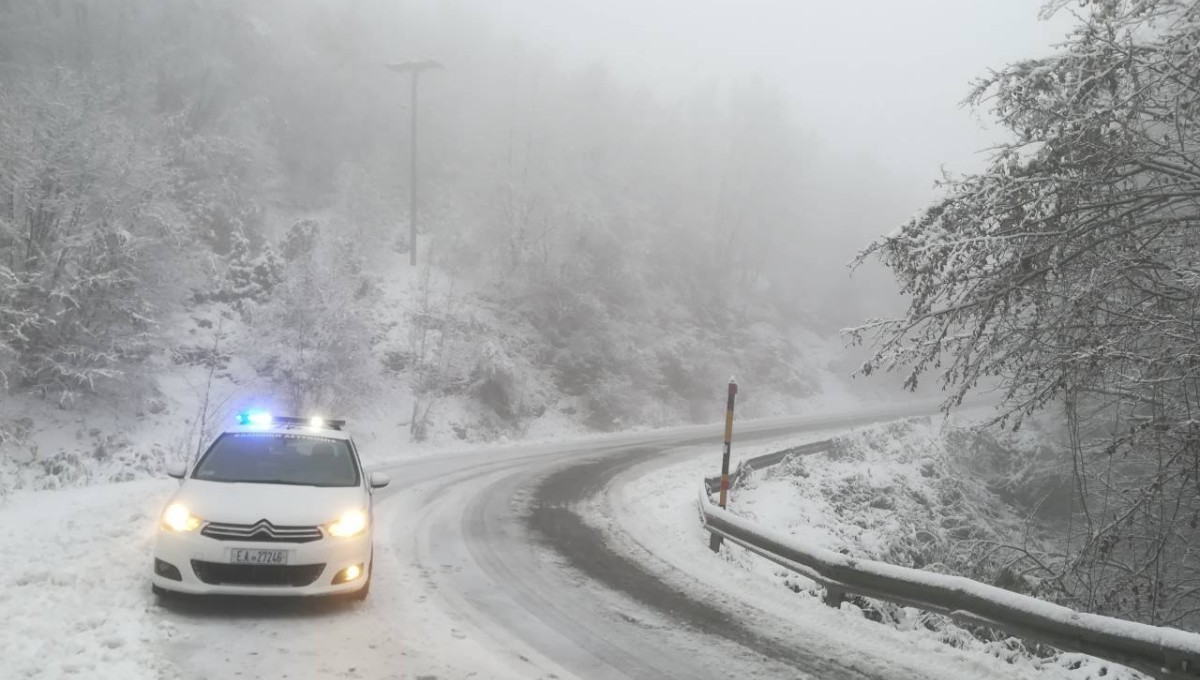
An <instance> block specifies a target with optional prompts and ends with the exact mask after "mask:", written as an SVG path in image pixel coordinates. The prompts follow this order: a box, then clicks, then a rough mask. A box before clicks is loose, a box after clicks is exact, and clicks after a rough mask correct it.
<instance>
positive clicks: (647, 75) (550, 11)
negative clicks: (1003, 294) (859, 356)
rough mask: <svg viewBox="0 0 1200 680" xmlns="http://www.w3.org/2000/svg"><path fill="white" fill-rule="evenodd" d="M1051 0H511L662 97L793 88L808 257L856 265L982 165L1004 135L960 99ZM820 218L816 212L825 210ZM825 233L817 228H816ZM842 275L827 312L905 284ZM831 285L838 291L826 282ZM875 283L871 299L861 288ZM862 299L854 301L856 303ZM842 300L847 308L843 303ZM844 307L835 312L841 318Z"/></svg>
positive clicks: (873, 304)
mask: <svg viewBox="0 0 1200 680" xmlns="http://www.w3.org/2000/svg"><path fill="white" fill-rule="evenodd" d="M1045 5H1046V2H1045V0H1011V1H1008V0H1005V1H1001V0H969V1H968V0H914V1H911V2H892V1H890V0H867V1H864V2H787V1H784V0H751V1H749V2H736V3H734V2H721V1H716V0H701V1H689V0H656V1H655V2H650V3H647V2H638V1H637V0H613V1H611V2H603V3H595V2H585V1H574V2H560V1H557V0H499V1H497V2H480V3H476V4H475V5H467V4H464V6H472V7H478V8H486V10H487V11H488V13H489V14H490V15H491V16H494V17H497V18H498V19H499V24H500V25H502V26H504V29H505V30H509V31H512V32H513V33H514V34H516V35H520V36H524V37H526V38H527V39H528V40H530V41H532V42H536V43H541V44H545V45H549V46H553V49H554V50H555V52H556V53H557V54H560V55H563V57H564V58H566V59H570V60H573V61H575V62H576V63H578V64H581V65H582V64H587V63H593V62H599V63H604V64H606V65H609V66H610V67H611V68H612V69H613V71H614V73H618V74H620V77H621V78H622V79H628V80H629V81H631V82H636V83H645V84H649V85H650V86H651V87H652V88H653V89H654V90H655V92H656V93H659V94H660V95H661V96H664V97H668V98H670V97H677V96H681V95H682V94H684V93H686V92H687V91H688V89H689V88H695V87H699V86H703V85H704V84H712V83H729V82H736V81H738V80H744V79H748V78H758V79H761V80H762V81H764V82H766V83H769V84H770V86H772V87H775V88H778V90H779V91H780V92H781V93H782V94H783V95H784V96H785V97H786V99H787V103H788V106H789V107H791V109H792V112H793V114H794V115H795V118H796V121H797V124H798V125H799V126H800V127H801V128H802V129H803V130H804V133H805V148H804V151H803V154H802V155H803V159H804V163H805V166H806V168H805V169H806V175H805V180H804V184H805V186H800V187H797V191H801V192H803V193H804V196H805V198H806V203H805V215H804V218H805V222H807V223H809V224H810V227H809V228H810V229H812V230H813V231H815V232H817V233H820V234H821V238H819V239H806V243H805V247H804V248H803V249H802V254H804V255H807V256H809V257H807V258H806V261H805V262H804V266H805V267H808V268H810V269H811V268H812V267H818V268H819V270H820V271H821V273H822V275H824V276H829V277H832V278H839V279H840V278H842V277H841V274H842V273H843V272H842V271H841V270H840V266H841V265H843V264H845V263H846V262H847V261H848V260H849V259H850V258H851V257H852V256H853V254H854V252H855V251H856V250H857V249H858V248H860V247H861V246H862V244H863V243H864V242H865V241H867V240H869V239H871V238H873V237H875V236H877V235H880V234H882V233H886V232H888V231H890V230H891V229H893V228H894V227H896V226H898V225H899V223H900V222H902V221H904V220H906V219H907V218H908V217H910V216H911V215H912V214H913V213H915V212H916V211H917V210H919V209H920V208H922V207H924V206H925V205H926V204H927V203H928V202H929V201H930V199H931V198H933V197H934V196H936V194H937V189H936V188H935V187H934V182H935V180H937V179H939V178H940V177H941V173H942V172H943V171H946V172H951V173H965V172H973V171H977V170H980V169H981V168H982V166H983V165H984V162H985V161H986V159H987V157H988V153H987V151H988V149H989V147H991V146H992V145H993V144H994V143H995V142H997V141H999V140H1001V139H1003V133H1002V132H1001V131H998V130H996V128H995V124H994V121H993V120H992V119H991V116H990V115H989V112H987V111H979V112H975V111H972V110H971V109H969V108H967V107H964V106H962V102H963V100H964V98H965V97H966V95H967V93H968V91H969V89H970V85H971V83H972V82H973V81H974V80H975V79H977V78H980V77H982V76H984V75H986V74H987V73H988V72H989V70H990V69H998V68H1000V67H1002V66H1004V65H1005V64H1007V63H1009V62H1012V61H1015V60H1020V59H1027V58H1033V57H1037V56H1042V55H1044V54H1047V53H1048V52H1049V51H1050V49H1051V48H1052V46H1053V45H1055V44H1057V43H1058V42H1060V41H1061V40H1062V39H1063V38H1064V37H1065V35H1066V33H1067V32H1068V30H1069V29H1070V27H1071V23H1072V18H1071V16H1070V14H1069V13H1067V12H1060V13H1055V14H1053V15H1051V16H1049V17H1046V18H1040V15H1041V13H1042V10H1043V8H1044V6H1045ZM813 223H815V224H813ZM809 233H812V232H809ZM855 279H856V280H854V281H849V280H846V281H839V282H838V283H837V285H836V286H834V287H835V288H836V289H837V290H838V291H839V292H838V295H837V298H838V299H837V300H836V302H835V303H834V304H831V305H830V306H829V307H828V308H827V311H829V312H830V313H831V314H832V319H836V320H837V321H838V322H840V323H845V324H851V323H854V322H855V321H856V319H857V318H858V317H857V316H856V315H860V314H862V313H880V312H881V311H884V310H883V309H882V308H880V307H879V306H877V305H878V302H879V301H880V298H887V299H890V298H891V297H892V290H893V289H894V283H893V282H892V281H891V279H890V277H889V276H888V275H887V274H885V273H883V272H882V271H881V270H880V269H877V268H875V267H873V266H870V265H868V266H866V267H865V268H864V269H862V270H860V271H859V272H858V273H857V274H856V275H855ZM826 292H827V290H826V291H824V292H823V293H822V294H823V295H824V294H825V293H826ZM862 296H866V297H868V298H870V301H863V300H860V299H858V298H859V297H862ZM846 303H849V304H846ZM835 308H836V309H839V310H841V312H842V313H836V312H834V311H833V310H834V309H835ZM832 319H831V320H832Z"/></svg>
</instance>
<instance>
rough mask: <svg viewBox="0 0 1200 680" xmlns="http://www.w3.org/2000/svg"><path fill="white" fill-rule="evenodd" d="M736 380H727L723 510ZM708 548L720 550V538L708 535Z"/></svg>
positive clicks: (722, 491)
mask: <svg viewBox="0 0 1200 680" xmlns="http://www.w3.org/2000/svg"><path fill="white" fill-rule="evenodd" d="M737 390H738V387H737V380H734V379H733V378H730V379H729V397H728V400H727V401H726V402H725V451H724V453H722V454H721V496H720V499H719V501H718V504H719V505H720V506H721V507H722V508H724V507H725V501H726V500H727V498H728V496H729V452H730V449H731V448H732V447H731V445H732V442H733V401H734V398H735V397H736V396H737ZM708 548H709V550H712V551H713V552H717V551H718V550H720V549H721V537H720V536H718V535H717V534H710V535H709V538H708Z"/></svg>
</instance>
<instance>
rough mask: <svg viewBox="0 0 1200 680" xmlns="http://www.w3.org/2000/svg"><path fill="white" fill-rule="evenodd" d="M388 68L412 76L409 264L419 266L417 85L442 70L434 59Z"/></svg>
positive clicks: (399, 63) (391, 65)
mask: <svg viewBox="0 0 1200 680" xmlns="http://www.w3.org/2000/svg"><path fill="white" fill-rule="evenodd" d="M387 67H388V68H389V69H391V70H392V71H394V72H396V73H411V74H412V97H411V99H412V111H411V115H410V118H411V123H412V133H411V134H412V146H410V147H409V159H408V162H409V199H408V201H409V205H408V263H409V264H410V265H412V266H414V267H415V266H417V84H418V83H419V82H420V80H421V73H422V72H423V71H428V70H430V69H440V68H442V65H441V63H439V62H437V61H434V60H433V59H422V60H420V61H404V62H398V63H395V64H388V65H387Z"/></svg>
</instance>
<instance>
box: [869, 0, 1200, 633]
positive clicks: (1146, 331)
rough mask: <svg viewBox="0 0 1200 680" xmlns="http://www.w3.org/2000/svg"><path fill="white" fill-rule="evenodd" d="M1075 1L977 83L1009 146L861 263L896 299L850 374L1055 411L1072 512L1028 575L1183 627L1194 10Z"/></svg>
mask: <svg viewBox="0 0 1200 680" xmlns="http://www.w3.org/2000/svg"><path fill="white" fill-rule="evenodd" d="M1066 4H1067V3H1065V2H1056V3H1054V4H1052V5H1051V6H1050V7H1048V8H1047V11H1056V10H1058V9H1060V8H1061V7H1062V6H1065V5H1066ZM1071 4H1074V3H1071ZM1080 4H1081V5H1082V6H1083V8H1084V9H1083V12H1082V13H1081V15H1080V16H1081V19H1080V23H1079V25H1078V26H1077V28H1076V29H1075V30H1074V32H1073V33H1072V34H1071V35H1070V37H1069V39H1068V40H1067V41H1066V42H1065V43H1064V44H1063V45H1062V46H1060V48H1059V49H1058V50H1057V52H1056V53H1054V54H1052V55H1051V56H1048V57H1046V58H1042V59H1034V60H1028V61H1021V62H1018V63H1015V64H1012V65H1010V66H1008V67H1006V68H1003V69H1002V70H1000V71H998V72H995V73H993V74H991V75H989V76H988V77H986V78H984V79H983V80H982V81H981V82H979V83H978V85H977V87H976V88H975V89H974V91H973V92H972V94H971V97H970V101H971V102H972V103H973V104H975V105H977V106H979V105H987V106H990V107H991V108H992V110H993V111H994V113H995V115H996V116H997V117H998V118H999V120H1000V121H1001V122H1002V123H1003V124H1004V125H1005V126H1006V127H1007V128H1008V129H1010V130H1011V131H1012V133H1013V138H1012V140H1011V141H1009V142H1008V143H1005V144H1002V145H1000V146H999V147H998V148H997V149H996V152H995V155H994V157H993V158H992V161H991V163H990V165H989V166H988V168H987V169H986V170H985V171H983V172H981V173H979V174H975V175H970V176H966V177H962V178H956V179H948V180H947V181H946V182H945V189H946V194H945V197H944V198H942V199H941V200H939V201H937V202H936V203H934V204H933V205H931V206H930V207H929V208H927V209H926V210H924V211H923V212H922V213H921V214H920V215H918V216H917V217H916V218H914V219H913V220H911V221H910V222H908V223H906V224H904V225H903V226H902V227H900V228H899V229H897V230H896V231H894V232H893V233H891V234H889V235H888V236H886V237H884V238H881V239H880V240H878V241H876V242H875V243H873V244H872V245H871V246H870V247H869V248H868V249H867V250H866V251H865V252H864V253H863V254H862V256H861V257H862V258H863V259H865V258H872V257H877V258H879V259H880V260H882V261H883V263H884V264H886V265H887V266H888V267H890V268H891V269H892V270H893V272H895V274H896V276H897V277H898V279H899V281H900V283H901V285H902V289H903V292H904V293H905V294H906V295H907V296H908V297H909V300H910V302H909V308H908V311H907V314H906V315H905V316H903V317H902V318H894V319H875V320H871V321H870V322H868V323H866V324H865V325H863V326H862V327H860V328H857V329H854V330H853V332H852V334H853V337H854V338H855V339H857V340H859V341H864V342H874V343H875V348H876V350H877V352H876V354H875V356H874V357H873V358H872V359H871V360H870V361H868V362H867V363H866V364H865V365H864V367H863V372H864V373H868V374H869V373H871V372H873V371H876V370H904V371H907V372H908V379H907V384H908V386H909V387H912V388H915V387H916V385H917V383H918V380H919V379H920V378H921V376H922V375H923V374H926V373H936V374H937V378H938V380H940V381H941V382H942V384H943V385H944V386H945V388H946V389H947V390H949V393H950V396H949V398H948V399H947V402H946V403H947V406H954V405H957V404H959V403H960V402H961V401H962V399H963V397H964V396H965V395H967V394H968V393H969V392H970V391H971V390H973V389H975V388H978V387H989V388H990V387H997V386H998V387H999V391H1000V394H1001V395H1002V396H1003V398H1004V409H1005V410H1004V414H1005V417H1006V419H1007V420H1008V422H1010V423H1011V424H1019V423H1020V422H1021V419H1022V418H1024V417H1027V416H1029V415H1031V414H1033V413H1036V412H1038V411H1039V410H1042V409H1044V408H1046V407H1055V408H1058V407H1060V406H1062V405H1065V411H1066V414H1067V422H1068V425H1069V429H1070V434H1071V441H1072V447H1071V448H1072V449H1073V456H1074V459H1073V461H1072V463H1073V466H1074V470H1075V472H1076V474H1077V479H1078V492H1077V498H1076V499H1075V507H1076V509H1077V513H1076V515H1075V516H1074V517H1073V518H1072V520H1073V522H1074V524H1073V525H1072V526H1071V528H1070V530H1069V532H1068V535H1067V540H1066V542H1065V543H1064V550H1063V555H1061V556H1060V557H1061V558H1062V561H1061V562H1060V563H1059V564H1058V566H1056V567H1047V570H1043V571H1042V574H1041V575H1043V576H1052V577H1053V578H1055V579H1057V582H1058V583H1060V584H1061V588H1062V590H1063V592H1064V594H1065V595H1066V596H1069V597H1072V598H1074V599H1075V600H1076V601H1078V602H1080V603H1082V604H1083V605H1084V606H1088V607H1091V608H1094V609H1099V610H1105V611H1118V612H1121V613H1123V614H1126V615H1130V616H1136V617H1138V618H1141V619H1144V620H1146V621H1150V622H1153V623H1160V624H1161V623H1166V624H1176V625H1178V624H1180V622H1184V621H1190V622H1191V623H1192V624H1195V623H1196V621H1197V616H1198V613H1200V597H1198V595H1197V593H1198V592H1200V591H1198V590H1197V588H1196V584H1197V583H1198V582H1200V560H1197V559H1196V557H1195V550H1196V546H1197V545H1198V541H1200V531H1198V528H1197V527H1198V525H1200V410H1197V409H1200V79H1198V74H1200V3H1196V2H1194V1H1184V0H1085V1H1084V2H1082V3H1080ZM1046 571H1051V572H1054V573H1045V572H1046Z"/></svg>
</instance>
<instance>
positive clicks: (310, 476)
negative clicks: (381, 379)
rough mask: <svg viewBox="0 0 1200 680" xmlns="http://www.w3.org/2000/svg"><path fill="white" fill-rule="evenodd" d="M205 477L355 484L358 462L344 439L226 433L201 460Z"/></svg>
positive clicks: (200, 470) (199, 475) (196, 474)
mask: <svg viewBox="0 0 1200 680" xmlns="http://www.w3.org/2000/svg"><path fill="white" fill-rule="evenodd" d="M192 478H193V479H202V480H204V481H206V482H250V483H254V484H298V485H304V486H356V485H358V479H359V478H358V465H357V464H356V463H355V461H354V455H353V453H352V452H351V450H350V444H349V442H347V441H346V440H344V439H332V438H329V437H320V436H313V435H304V434H291V433H287V434H283V433H266V432H227V433H225V434H223V435H221V436H220V437H219V438H218V439H217V441H215V442H213V445H212V446H211V447H209V449H208V452H207V453H205V454H204V457H203V458H202V459H200V464H199V465H197V466H196V471H195V472H193V473H192Z"/></svg>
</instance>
